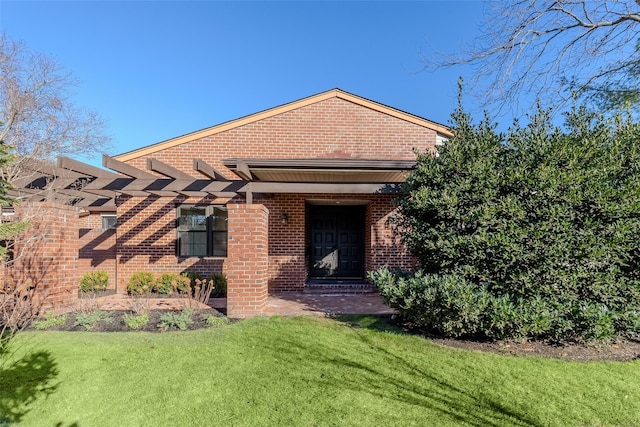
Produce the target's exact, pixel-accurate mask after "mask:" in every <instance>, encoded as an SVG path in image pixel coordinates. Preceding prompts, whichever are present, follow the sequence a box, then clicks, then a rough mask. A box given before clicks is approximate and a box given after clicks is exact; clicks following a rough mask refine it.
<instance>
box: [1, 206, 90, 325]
mask: <svg viewBox="0 0 640 427" xmlns="http://www.w3.org/2000/svg"><path fill="white" fill-rule="evenodd" d="M15 215H16V219H20V220H26V221H29V222H30V223H31V226H30V227H29V228H28V229H27V230H26V231H24V232H23V233H21V234H20V235H19V236H17V237H16V239H15V246H14V256H15V261H14V262H13V264H12V265H11V267H10V274H11V276H12V277H13V278H14V280H15V281H16V283H17V284H19V285H20V284H25V285H27V286H28V287H30V288H31V289H33V303H34V307H35V309H36V310H37V311H39V312H45V311H48V310H53V311H54V312H56V313H61V312H64V311H68V310H69V309H71V308H72V307H73V305H74V304H75V302H76V301H77V299H78V247H79V241H78V222H79V219H78V210H77V209H76V208H74V207H72V206H66V205H62V204H56V203H50V202H43V203H23V204H19V205H16V206H15Z"/></svg>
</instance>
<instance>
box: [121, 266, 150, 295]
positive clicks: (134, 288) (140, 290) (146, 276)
mask: <svg viewBox="0 0 640 427" xmlns="http://www.w3.org/2000/svg"><path fill="white" fill-rule="evenodd" d="M155 284H156V278H155V277H154V276H153V274H151V273H146V272H139V273H134V274H133V275H132V276H131V278H130V279H129V282H128V283H127V292H128V293H129V294H130V295H145V294H148V293H150V292H151V291H152V290H153V289H154V288H155Z"/></svg>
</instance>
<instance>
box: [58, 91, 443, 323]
mask: <svg viewBox="0 0 640 427" xmlns="http://www.w3.org/2000/svg"><path fill="white" fill-rule="evenodd" d="M450 136H451V133H450V131H449V130H448V129H447V128H446V127H445V126H443V125H440V124H437V123H434V122H431V121H429V120H426V119H423V118H420V117H417V116H414V115H411V114H409V113H406V112H403V111H400V110H397V109H394V108H391V107H388V106H385V105H382V104H379V103H377V102H374V101H371V100H368V99H364V98H361V97H358V96H356V95H353V94H350V93H347V92H344V91H342V90H339V89H334V90H330V91H327V92H323V93H320V94H317V95H313V96H310V97H308V98H304V99H301V100H298V101H294V102H291V103H288V104H285V105H281V106H278V107H274V108H271V109H269V110H265V111H262V112H259V113H255V114H252V115H249V116H246V117H242V118H239V119H236V120H232V121H229V122H226V123H222V124H220V125H217V126H213V127H210V128H207V129H203V130H199V131H196V132H193V133H190V134H187V135H184V136H180V137H177V138H173V139H169V140H166V141H163V142H159V143H157V144H153V145H149V146H146V147H143V148H139V149H136V150H133V151H130V152H127V153H124V154H120V155H118V156H115V157H113V158H110V157H106V156H105V158H104V165H105V166H106V167H108V168H110V169H113V170H115V171H116V172H118V173H119V175H118V176H114V175H109V174H110V172H107V173H106V175H104V174H102V173H100V172H96V173H95V174H94V175H95V176H96V179H95V181H94V182H91V183H90V184H89V185H87V186H86V187H85V189H83V191H87V192H93V193H94V194H101V193H100V192H103V193H104V192H105V191H107V190H109V191H114V195H115V197H114V198H113V202H114V203H112V204H108V203H107V204H104V205H103V206H102V207H101V206H94V208H92V209H88V210H87V213H86V214H85V215H84V216H83V217H82V218H81V224H80V239H81V240H80V257H79V258H80V273H82V272H83V271H87V270H90V269H105V270H107V271H108V272H109V273H110V276H111V277H112V279H113V286H114V287H115V288H116V289H117V291H118V292H124V291H125V286H126V282H127V280H128V279H129V277H130V276H131V275H132V274H133V273H135V272H139V271H150V272H154V273H162V272H176V273H181V272H186V271H197V272H199V273H201V274H203V275H207V274H210V273H212V272H224V273H225V274H226V275H227V278H228V281H229V291H228V311H229V313H230V315H234V316H236V317H242V316H250V315H253V314H256V313H259V312H260V310H261V309H262V307H263V306H264V302H265V300H266V296H267V293H268V292H269V291H271V292H276V291H300V290H303V289H306V288H311V287H313V286H319V285H322V284H325V283H342V284H343V286H349V285H350V284H353V285H354V286H356V285H358V284H361V283H363V281H364V280H366V272H367V271H370V270H374V269H376V268H378V267H380V266H385V265H386V266H391V267H410V266H411V264H412V259H411V257H410V256H409V254H408V253H407V251H406V250H405V248H404V247H403V246H402V245H401V243H400V242H399V239H398V237H397V236H395V235H394V233H393V231H392V229H391V227H390V225H389V223H388V219H389V216H390V214H391V213H392V211H393V210H394V202H393V199H394V197H395V196H396V193H397V191H398V184H399V183H401V182H402V181H403V180H404V179H405V177H406V175H407V173H408V172H409V171H410V170H411V169H412V168H413V167H414V165H415V153H414V150H419V151H425V150H433V149H434V147H435V146H436V144H438V143H439V142H440V141H442V140H445V139H446V138H449V137H450ZM67 167H68V166H67ZM69 168H70V169H72V170H73V168H72V167H69ZM78 169H82V168H76V170H78ZM81 172H85V173H86V169H82V170H81ZM123 176H126V177H127V178H128V180H123V178H122V177H123ZM116 218H117V219H116ZM116 221H117V227H115V228H114V227H112V226H113V225H115V223H116Z"/></svg>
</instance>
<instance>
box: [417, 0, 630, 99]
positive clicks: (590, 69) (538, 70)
mask: <svg viewBox="0 0 640 427" xmlns="http://www.w3.org/2000/svg"><path fill="white" fill-rule="evenodd" d="M489 4H490V6H491V8H490V9H489V12H488V13H487V14H486V23H485V25H484V27H483V32H482V35H481V37H480V38H478V39H477V40H476V41H475V44H473V45H471V46H467V47H466V48H465V50H464V52H463V53H462V54H461V55H456V56H451V55H442V54H440V55H436V57H435V59H433V60H430V61H427V63H426V68H427V69H434V68H442V67H453V66H457V65H461V64H470V65H473V66H474V71H475V73H474V76H473V77H472V79H471V80H472V81H471V84H470V85H469V86H471V87H474V88H478V93H481V94H482V95H481V97H482V99H483V100H484V102H483V107H484V108H488V109H493V110H499V111H500V110H504V109H512V110H514V111H520V110H521V109H525V108H529V107H531V106H532V105H533V103H535V102H536V99H541V100H542V101H543V102H545V104H547V105H550V106H556V107H558V106H562V105H563V104H564V102H566V101H567V100H568V99H569V98H570V97H571V96H572V92H577V93H579V94H582V93H584V92H585V91H588V90H590V89H592V88H594V87H598V86H601V85H603V84H604V83H606V82H607V79H612V78H614V79H615V78H621V77H620V76H621V75H622V74H624V73H625V71H626V69H627V65H628V64H629V63H631V62H633V61H636V60H637V59H638V58H639V57H640V53H639V52H638V49H636V44H637V42H638V39H639V37H640V36H639V34H638V26H639V24H640V4H639V2H637V1H630V0H627V1H623V0H619V1H614V0H601V1H587V0H535V1H534V0H530V1H525V0H518V1H508V2H491V3H489ZM567 82H571V85H570V86H568V85H567Z"/></svg>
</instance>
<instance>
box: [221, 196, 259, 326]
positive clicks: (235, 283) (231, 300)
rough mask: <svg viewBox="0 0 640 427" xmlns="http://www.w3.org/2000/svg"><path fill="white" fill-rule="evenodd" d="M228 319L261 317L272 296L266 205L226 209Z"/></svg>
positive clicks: (234, 206)
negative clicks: (268, 299)
mask: <svg viewBox="0 0 640 427" xmlns="http://www.w3.org/2000/svg"><path fill="white" fill-rule="evenodd" d="M227 209H228V213H229V219H228V233H229V235H228V236H229V237H228V246H227V261H226V263H225V273H226V275H227V281H228V285H227V315H228V316H229V317H235V318H239V317H253V316H256V315H258V314H261V313H262V310H263V308H264V306H265V304H266V302H267V296H268V292H269V285H268V279H269V210H268V209H267V208H266V207H265V206H264V205H259V204H251V205H239V204H229V205H227Z"/></svg>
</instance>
